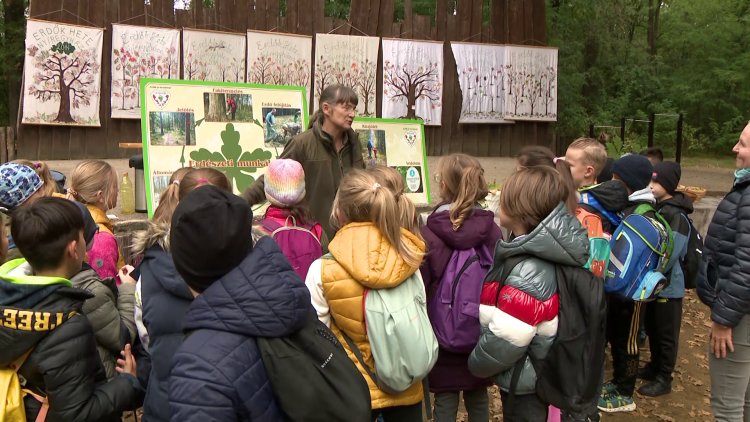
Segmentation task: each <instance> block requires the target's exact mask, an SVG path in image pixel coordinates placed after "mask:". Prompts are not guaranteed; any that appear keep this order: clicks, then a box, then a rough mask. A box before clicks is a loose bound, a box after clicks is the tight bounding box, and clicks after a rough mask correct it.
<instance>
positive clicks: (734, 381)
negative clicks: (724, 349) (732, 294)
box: [708, 315, 750, 422]
mask: <svg viewBox="0 0 750 422" xmlns="http://www.w3.org/2000/svg"><path fill="white" fill-rule="evenodd" d="M732 343H733V344H734V352H728V353H727V357H726V358H724V359H716V357H715V356H714V354H713V353H712V352H711V351H710V350H709V353H708V355H709V359H708V363H709V373H710V374H711V407H712V409H713V412H714V417H715V418H716V420H717V421H719V422H743V421H744V422H749V421H750V388H748V387H749V385H750V316H748V315H745V316H744V317H743V318H742V319H741V320H740V323H739V324H737V326H736V327H734V328H733V329H732Z"/></svg>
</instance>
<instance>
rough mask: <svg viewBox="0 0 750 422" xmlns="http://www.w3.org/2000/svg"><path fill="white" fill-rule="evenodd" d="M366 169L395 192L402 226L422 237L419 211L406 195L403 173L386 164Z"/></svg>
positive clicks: (394, 195)
mask: <svg viewBox="0 0 750 422" xmlns="http://www.w3.org/2000/svg"><path fill="white" fill-rule="evenodd" d="M366 171H367V173H369V174H371V175H373V176H374V177H375V179H376V180H377V181H378V183H380V184H381V185H383V186H385V187H387V188H388V190H390V191H391V193H392V194H393V197H394V198H395V199H396V204H397V205H398V211H399V217H400V218H399V220H400V221H401V227H403V228H405V229H406V230H409V231H410V232H412V233H413V234H414V235H415V236H417V237H419V238H420V239H421V237H422V234H421V231H420V226H421V224H420V223H421V221H420V216H419V212H417V207H416V206H414V203H413V202H412V201H411V200H410V199H409V198H407V197H406V196H404V179H403V177H402V176H401V173H399V172H398V171H396V170H395V169H393V168H391V167H386V166H375V167H372V168H369V169H367V170H366Z"/></svg>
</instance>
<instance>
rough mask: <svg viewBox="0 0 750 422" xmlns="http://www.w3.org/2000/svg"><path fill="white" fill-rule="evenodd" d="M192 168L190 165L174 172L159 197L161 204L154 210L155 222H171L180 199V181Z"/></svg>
mask: <svg viewBox="0 0 750 422" xmlns="http://www.w3.org/2000/svg"><path fill="white" fill-rule="evenodd" d="M190 170H191V168H190V167H183V168H181V169H178V170H177V171H175V172H174V173H172V177H170V178H169V186H167V189H165V190H164V192H162V194H161V197H160V198H159V206H158V207H156V211H154V218H153V219H152V221H153V222H154V224H157V225H158V224H160V223H167V224H168V223H170V222H171V221H172V214H174V210H175V208H177V203H178V202H179V201H180V195H179V194H180V182H181V181H182V178H183V177H185V175H186V174H187V173H188V172H189V171H190Z"/></svg>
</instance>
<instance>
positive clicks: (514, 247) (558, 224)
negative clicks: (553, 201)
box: [495, 202, 589, 267]
mask: <svg viewBox="0 0 750 422" xmlns="http://www.w3.org/2000/svg"><path fill="white" fill-rule="evenodd" d="M516 255H532V256H535V257H537V258H541V259H543V260H545V261H549V262H553V263H555V264H562V265H574V266H579V267H581V266H583V265H585V264H586V261H588V258H589V239H588V237H587V235H586V229H584V228H583V227H581V224H580V223H579V222H578V220H577V219H576V218H575V217H574V216H572V215H571V214H570V213H569V212H568V209H567V208H566V207H565V204H564V203H562V202H561V203H560V204H558V205H557V207H556V208H555V209H554V210H553V211H552V212H551V213H550V214H549V215H548V216H547V217H546V218H545V219H544V220H542V222H541V223H539V225H538V226H536V228H535V229H534V230H532V231H531V233H529V234H527V235H526V236H522V237H519V238H517V239H514V240H512V241H510V242H506V241H500V242H498V243H497V246H496V247H495V262H498V261H500V262H502V261H505V260H506V259H508V258H510V257H512V256H516Z"/></svg>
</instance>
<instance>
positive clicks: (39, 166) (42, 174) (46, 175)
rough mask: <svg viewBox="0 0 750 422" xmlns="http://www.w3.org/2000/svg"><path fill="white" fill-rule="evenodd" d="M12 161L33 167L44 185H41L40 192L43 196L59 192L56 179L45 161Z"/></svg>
mask: <svg viewBox="0 0 750 422" xmlns="http://www.w3.org/2000/svg"><path fill="white" fill-rule="evenodd" d="M13 162H14V163H17V164H21V165H24V166H26V167H31V168H32V169H34V171H35V172H36V174H37V175H38V176H39V178H40V179H42V182H43V183H44V185H42V192H44V196H52V194H53V193H59V192H58V189H57V181H56V180H55V178H54V177H52V173H51V172H50V170H49V166H48V165H47V163H45V162H43V161H29V160H15V161H13Z"/></svg>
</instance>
